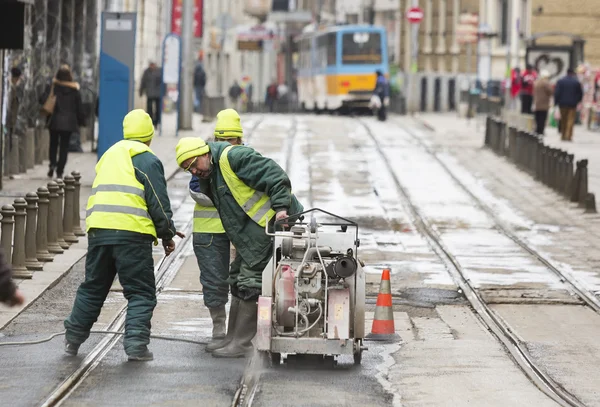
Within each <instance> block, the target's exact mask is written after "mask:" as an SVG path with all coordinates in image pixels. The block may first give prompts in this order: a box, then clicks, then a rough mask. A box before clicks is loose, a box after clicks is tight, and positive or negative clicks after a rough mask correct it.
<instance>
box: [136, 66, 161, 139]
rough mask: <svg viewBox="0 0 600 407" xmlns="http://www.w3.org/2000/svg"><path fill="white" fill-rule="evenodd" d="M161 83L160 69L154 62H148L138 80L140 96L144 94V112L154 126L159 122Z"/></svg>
mask: <svg viewBox="0 0 600 407" xmlns="http://www.w3.org/2000/svg"><path fill="white" fill-rule="evenodd" d="M162 85H163V82H162V72H161V70H160V69H158V66H156V64H155V63H154V62H150V64H149V65H148V68H146V70H145V71H144V73H143V75H142V80H141V81H140V97H142V96H144V94H146V112H148V114H149V115H150V117H151V118H152V123H153V124H154V128H156V127H158V125H159V124H160V118H161V103H160V97H161V95H162Z"/></svg>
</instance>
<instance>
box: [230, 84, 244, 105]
mask: <svg viewBox="0 0 600 407" xmlns="http://www.w3.org/2000/svg"><path fill="white" fill-rule="evenodd" d="M242 92H243V90H242V87H241V86H240V84H239V83H238V81H236V80H234V81H233V85H231V87H230V88H229V100H230V101H231V105H232V106H233V109H235V110H240V106H239V103H240V96H242Z"/></svg>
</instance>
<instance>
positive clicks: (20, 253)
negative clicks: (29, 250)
mask: <svg viewBox="0 0 600 407" xmlns="http://www.w3.org/2000/svg"><path fill="white" fill-rule="evenodd" d="M13 206H14V207H15V237H14V241H13V255H12V269H13V277H15V278H31V277H33V273H32V272H31V271H29V270H27V267H25V218H26V217H27V202H26V201H25V200H24V199H23V198H17V199H15V203H14V204H13Z"/></svg>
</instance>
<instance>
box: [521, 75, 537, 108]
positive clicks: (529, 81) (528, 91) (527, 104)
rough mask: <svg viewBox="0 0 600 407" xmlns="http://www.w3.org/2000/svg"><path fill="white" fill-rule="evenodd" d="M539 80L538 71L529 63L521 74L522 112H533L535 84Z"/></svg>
mask: <svg viewBox="0 0 600 407" xmlns="http://www.w3.org/2000/svg"><path fill="white" fill-rule="evenodd" d="M536 80H537V72H536V71H535V70H534V69H533V66H532V65H527V68H526V69H525V72H523V75H522V76H521V113H525V114H531V105H532V104H533V84H534V83H535V81H536Z"/></svg>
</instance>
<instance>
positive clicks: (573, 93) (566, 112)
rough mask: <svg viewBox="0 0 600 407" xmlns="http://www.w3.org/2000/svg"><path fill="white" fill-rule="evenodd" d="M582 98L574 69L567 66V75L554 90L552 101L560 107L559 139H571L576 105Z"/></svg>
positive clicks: (581, 90)
mask: <svg viewBox="0 0 600 407" xmlns="http://www.w3.org/2000/svg"><path fill="white" fill-rule="evenodd" d="M582 99H583V89H582V87H581V83H579V80H578V79H577V76H576V75H575V70H574V69H573V68H569V69H568V70H567V75H566V76H564V77H562V78H561V79H560V80H559V81H558V82H557V83H556V88H555V90H554V103H555V104H556V105H557V106H558V107H559V108H560V132H561V140H564V141H572V140H573V126H574V125H575V118H576V115H577V105H578V104H579V103H580V102H581V100H582Z"/></svg>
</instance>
